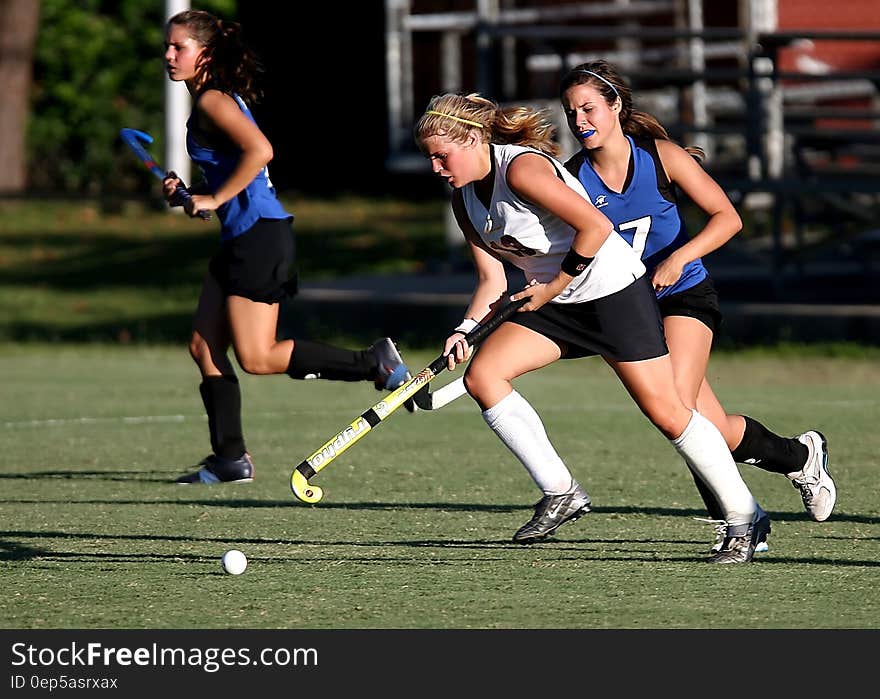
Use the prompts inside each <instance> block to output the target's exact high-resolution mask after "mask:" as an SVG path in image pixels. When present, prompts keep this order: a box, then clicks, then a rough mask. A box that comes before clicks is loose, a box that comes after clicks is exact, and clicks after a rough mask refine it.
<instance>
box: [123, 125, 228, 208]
mask: <svg viewBox="0 0 880 699" xmlns="http://www.w3.org/2000/svg"><path fill="white" fill-rule="evenodd" d="M119 137H120V138H121V139H122V140H123V141H124V142H125V145H127V146H128V147H129V148H130V149H131V152H132V153H134V154H135V155H136V156H137V157H138V159H139V160H140V161H141V162H142V163H143V164H144V167H146V168H147V170H149V171H150V172H152V173H153V174H154V175H155V176H156V177H157V178H158V179H160V180H164V179H165V178H166V177H167V176H168V173H167V172H165V170H163V169H162V168H161V167H159V164H158V163H157V162H156V159H155V158H153V156H152V155H150V153H149V151H147V149H146V148H144V146H143V144H144V143H152V142H153V137H152V136H150V134H148V133H146V132H144V131H138V130H137V129H119ZM174 193H175V194H176V195H177V196H179V197H180V198H181V199H182V200H183V201H189V200H190V199H192V196H190V193H189V192H188V191H187V189H186V187H184V186H183V185H177V189H175V190H174ZM197 213H198V215H199V216H200V217H201V218H203V219H204V220H206V221H209V220H210V219H211V212H210V211H205V210H200V211H198V212H197Z"/></svg>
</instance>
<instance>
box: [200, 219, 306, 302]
mask: <svg viewBox="0 0 880 699" xmlns="http://www.w3.org/2000/svg"><path fill="white" fill-rule="evenodd" d="M294 257H295V245H294V238H293V228H292V226H291V220H290V219H266V218H261V219H259V220H258V221H257V222H256V223H255V224H254V225H253V226H251V227H250V228H249V229H248V230H247V231H246V232H245V233H242V234H241V235H239V236H236V237H235V238H232V239H231V240H224V241H223V243H222V245H221V246H220V249H219V250H218V251H217V252H216V254H215V255H214V256H213V257H212V258H211V262H210V264H209V266H208V269H209V270H210V272H211V276H213V277H214V279H216V280H217V282H218V283H219V284H220V287H221V288H222V289H223V292H224V293H225V294H226V296H243V297H244V298H247V299H250V300H251V301H259V302H261V303H278V302H279V301H281V300H283V299H284V298H286V297H290V296H293V295H294V294H296V275H295V274H294V273H293V261H294Z"/></svg>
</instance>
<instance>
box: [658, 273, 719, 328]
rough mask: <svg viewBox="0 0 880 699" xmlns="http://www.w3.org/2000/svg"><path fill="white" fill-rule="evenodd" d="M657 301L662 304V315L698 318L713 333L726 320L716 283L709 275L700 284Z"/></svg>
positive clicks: (666, 316)
mask: <svg viewBox="0 0 880 699" xmlns="http://www.w3.org/2000/svg"><path fill="white" fill-rule="evenodd" d="M657 303H658V305H659V306H660V315H661V316H663V317H664V318H668V317H669V316H685V317H686V318H696V319H697V320H699V321H700V322H701V323H702V324H703V325H705V326H706V327H708V328H709V330H711V331H712V332H713V333H717V332H718V329H719V328H720V327H721V323H722V322H723V321H724V316H723V314H722V313H721V306H720V305H719V303H718V292H717V291H715V285H714V284H712V280H711V279H710V278H709V277H706V278H705V279H704V280H703V281H701V282H700V283H699V284H694V286H692V287H691V288H690V289H685V290H684V291H679V292H676V293H674V294H669V296H664V297H663V298H661V299H658V301H657Z"/></svg>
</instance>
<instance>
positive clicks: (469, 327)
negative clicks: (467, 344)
mask: <svg viewBox="0 0 880 699" xmlns="http://www.w3.org/2000/svg"><path fill="white" fill-rule="evenodd" d="M478 327H480V324H479V323H478V322H477V321H475V320H474V319H473V318H465V319H464V320H462V321H461V322H460V323H459V324H458V327H456V328H455V332H457V333H463V334H464V335H467V334H468V333H469V332H471V331H473V330H475V329H476V328H478Z"/></svg>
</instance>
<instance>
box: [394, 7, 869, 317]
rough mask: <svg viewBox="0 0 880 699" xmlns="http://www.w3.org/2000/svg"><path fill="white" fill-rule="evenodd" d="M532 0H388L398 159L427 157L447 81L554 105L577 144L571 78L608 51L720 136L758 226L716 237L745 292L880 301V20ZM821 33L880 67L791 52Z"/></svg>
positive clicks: (685, 136)
mask: <svg viewBox="0 0 880 699" xmlns="http://www.w3.org/2000/svg"><path fill="white" fill-rule="evenodd" d="M437 5H444V6H445V7H449V6H454V7H456V8H459V9H456V10H454V11H436V10H431V9H430V8H431V7H436V6H437ZM524 5H525V3H524V2H513V1H509V2H507V1H505V0H477V1H475V2H464V1H463V0H462V1H460V2H451V3H437V2H433V3H431V2H421V3H420V2H419V0H386V28H387V31H386V47H387V56H388V58H387V83H388V112H389V155H388V160H387V165H388V167H389V169H391V170H395V171H401V172H425V168H424V163H423V160H422V158H421V156H420V155H419V154H418V153H417V152H416V151H415V147H414V144H413V142H412V131H411V129H412V124H413V121H414V117H415V115H416V113H417V112H419V110H420V109H421V108H422V107H423V105H424V104H426V103H427V100H428V99H429V98H430V96H431V95H432V94H436V93H438V92H443V91H458V90H467V91H470V90H476V91H479V92H481V93H483V94H486V95H489V96H492V97H494V98H495V99H498V100H499V101H501V102H502V103H530V104H536V105H539V106H543V107H546V108H547V109H548V110H550V111H551V113H552V114H553V115H554V116H555V118H557V119H558V124H559V127H560V128H559V129H558V137H559V139H560V142H561V143H562V144H563V145H564V147H565V148H567V149H568V150H567V152H571V151H573V150H574V149H575V148H576V147H577V146H576V144H575V143H574V142H573V140H572V139H571V138H570V137H569V135H568V133H567V129H566V127H565V124H564V120H563V116H562V111H561V109H560V107H559V104H558V98H557V94H556V90H557V85H558V81H559V78H560V76H561V74H562V73H563V72H564V71H565V70H567V69H568V68H570V67H571V66H573V65H575V64H577V63H579V62H582V61H585V60H591V59H594V58H599V57H602V58H606V59H608V60H610V61H612V62H613V63H615V64H616V65H617V66H618V67H619V68H620V69H621V72H623V73H624V74H625V75H626V76H627V78H628V80H629V81H630V83H631V86H632V88H633V92H634V94H635V96H636V100H637V106H638V107H639V108H641V109H644V110H645V111H649V112H651V113H653V114H654V115H655V116H657V117H658V118H659V119H660V121H661V122H662V123H663V124H664V125H665V126H666V127H667V129H668V131H669V132H670V135H671V136H672V137H673V138H675V139H676V140H678V141H680V142H686V143H691V144H695V145H700V146H702V147H703V148H704V149H705V150H706V151H707V153H708V155H709V157H708V159H707V161H706V163H705V165H706V168H707V170H708V171H709V172H710V173H711V174H712V175H713V176H714V177H716V179H718V181H719V182H720V183H721V184H722V186H724V187H725V189H726V191H727V192H728V194H729V195H730V196H731V198H732V199H733V200H734V202H735V203H737V204H738V206H739V207H740V210H741V211H742V213H743V218H744V220H745V221H746V225H747V228H746V229H744V231H743V233H742V234H741V235H739V236H737V237H736V238H735V239H734V241H731V244H729V245H728V246H725V249H723V250H719V251H717V252H716V253H713V261H715V260H716V258H717V261H718V264H717V268H718V269H719V271H718V272H717V275H718V276H719V277H720V278H722V282H723V277H724V275H725V270H727V274H728V276H729V278H730V288H731V289H733V286H734V282H735V281H737V282H739V287H740V288H738V289H737V298H741V299H743V300H744V301H750V300H758V297H761V298H762V299H763V300H765V301H766V300H770V301H789V302H795V301H797V302H800V301H804V302H825V303H831V302H837V303H862V304H867V303H871V304H877V303H880V284H878V283H877V281H878V277H880V225H878V224H877V221H878V220H880V177H878V176H880V92H878V85H880V28H877V29H875V30H873V31H857V30H853V31H814V30H809V31H808V30H804V31H785V32H783V31H776V30H775V28H774V26H773V22H771V21H768V20H767V17H766V16H764V15H763V14H762V9H766V3H762V2H761V1H760V0H751V1H750V2H741V3H736V4H734V3H722V4H718V5H737V6H738V7H739V11H738V16H737V17H736V18H735V19H734V21H732V22H728V23H727V24H725V25H723V26H722V25H721V24H719V23H718V21H717V19H716V18H710V17H709V16H708V15H709V5H708V3H705V7H706V16H705V17H704V14H703V10H704V3H702V2H699V1H698V0H672V1H669V2H666V1H663V0H657V1H655V2H639V1H637V0H631V1H626V0H609V1H598V0H597V1H596V2H567V3H565V4H560V3H558V2H556V3H554V2H537V1H534V2H532V3H531V4H530V6H528V7H525V6H524ZM743 8H746V10H747V11H744V9H743ZM710 20H711V22H710ZM809 42H813V44H819V43H821V42H835V45H840V46H844V47H845V46H849V45H858V46H861V47H864V46H873V47H875V48H876V57H877V60H876V63H875V65H876V66H877V67H876V69H872V70H861V71H843V70H837V69H835V68H834V67H833V66H830V65H827V64H823V63H821V62H820V61H812V62H810V60H808V59H809V56H808V55H806V53H805V52H803V53H804V56H801V59H802V60H800V62H798V63H797V65H796V68H795V69H790V68H786V67H785V66H786V62H785V61H784V60H783V57H784V56H785V55H786V52H789V53H788V55H789V56H790V54H791V50H792V49H793V48H797V47H799V46H805V45H810V44H809ZM789 63H790V61H789ZM565 148H564V149H565ZM715 269H716V267H713V273H715V272H714V270H715Z"/></svg>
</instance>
